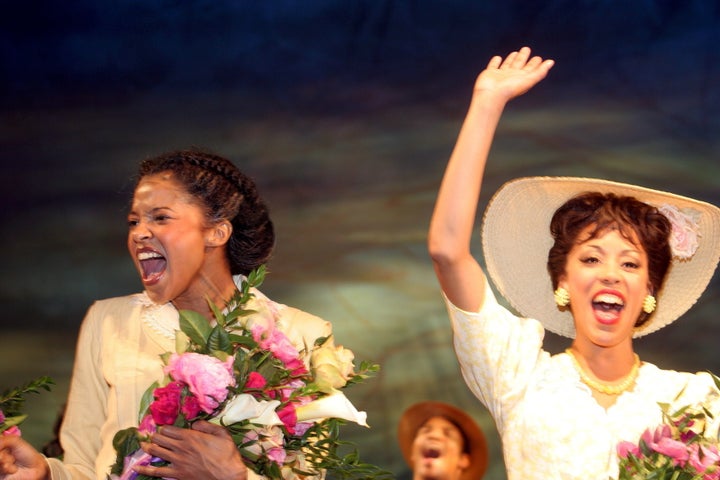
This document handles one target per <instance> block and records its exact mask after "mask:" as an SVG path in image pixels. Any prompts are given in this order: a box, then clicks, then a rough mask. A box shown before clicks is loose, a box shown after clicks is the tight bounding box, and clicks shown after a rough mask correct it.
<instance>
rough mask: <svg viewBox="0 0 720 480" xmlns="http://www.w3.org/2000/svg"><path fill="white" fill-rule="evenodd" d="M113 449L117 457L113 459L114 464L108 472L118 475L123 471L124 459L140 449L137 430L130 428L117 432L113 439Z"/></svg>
mask: <svg viewBox="0 0 720 480" xmlns="http://www.w3.org/2000/svg"><path fill="white" fill-rule="evenodd" d="M113 447H115V451H116V452H117V457H116V459H115V464H114V465H113V466H112V468H111V470H110V473H113V474H115V475H120V474H121V473H122V471H123V466H124V464H125V457H126V456H127V455H130V454H132V453H133V452H134V451H135V450H137V449H138V448H140V441H139V439H138V429H137V428H135V427H130V428H126V429H124V430H120V431H118V432H117V433H116V434H115V436H114V437H113Z"/></svg>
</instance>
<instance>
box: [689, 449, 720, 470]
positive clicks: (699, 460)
mask: <svg viewBox="0 0 720 480" xmlns="http://www.w3.org/2000/svg"><path fill="white" fill-rule="evenodd" d="M689 457H690V458H689V459H688V463H689V464H690V465H691V466H692V467H693V468H694V469H695V471H696V472H698V473H704V472H705V471H707V470H708V469H709V468H710V467H712V466H715V467H719V466H720V455H719V454H718V449H717V447H716V446H715V445H703V446H701V445H699V444H697V443H693V444H692V445H690V455H689ZM713 473H715V476H714V477H711V478H718V476H720V469H718V468H716V469H715V472H713Z"/></svg>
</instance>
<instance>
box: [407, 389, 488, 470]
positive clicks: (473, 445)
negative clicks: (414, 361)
mask: <svg viewBox="0 0 720 480" xmlns="http://www.w3.org/2000/svg"><path fill="white" fill-rule="evenodd" d="M433 417H443V418H446V419H448V420H450V421H451V422H452V423H453V424H455V425H456V426H457V427H458V428H459V429H460V430H462V432H463V434H464V435H465V440H466V441H467V443H468V444H467V445H466V450H467V452H468V455H469V456H470V466H469V467H468V468H467V469H466V470H465V471H464V472H463V474H462V477H461V480H479V479H480V478H482V476H483V475H484V474H485V470H487V466H488V449H487V442H486V441H485V435H483V432H482V430H480V427H478V425H477V423H475V421H474V420H473V419H472V417H470V416H469V415H468V414H467V413H465V412H463V411H462V410H460V409H459V408H456V407H454V406H452V405H449V404H447V403H443V402H433V401H427V402H420V403H416V404H414V405H412V406H410V407H409V408H408V409H407V410H405V413H403V415H402V417H401V418H400V423H399V424H398V442H399V443H400V450H402V454H403V457H405V461H406V462H407V464H408V465H409V466H410V467H412V461H411V460H410V455H411V454H412V445H413V441H414V440H415V434H416V433H417V431H418V429H419V428H420V427H422V426H423V424H425V422H427V421H428V420H430V419H431V418H433Z"/></svg>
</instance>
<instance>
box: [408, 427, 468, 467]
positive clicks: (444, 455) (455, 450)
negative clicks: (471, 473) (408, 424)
mask: <svg viewBox="0 0 720 480" xmlns="http://www.w3.org/2000/svg"><path fill="white" fill-rule="evenodd" d="M463 447H464V439H463V435H462V432H461V431H460V429H459V428H458V427H457V426H455V424H453V423H452V422H450V421H449V420H447V419H445V418H444V417H432V418H430V419H429V420H428V421H426V422H425V423H424V424H423V425H422V426H421V427H420V428H419V429H418V431H417V433H416V434H415V439H414V441H413V444H412V453H411V457H410V458H411V463H412V467H413V478H414V479H416V480H417V479H428V480H429V479H432V480H452V479H459V478H460V477H461V475H462V472H463V471H464V470H465V469H467V468H468V466H469V465H470V457H469V456H468V454H467V453H464V452H463Z"/></svg>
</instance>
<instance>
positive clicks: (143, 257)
mask: <svg viewBox="0 0 720 480" xmlns="http://www.w3.org/2000/svg"><path fill="white" fill-rule="evenodd" d="M151 258H163V256H162V255H160V254H159V253H157V252H140V253H138V260H150V259H151Z"/></svg>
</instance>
